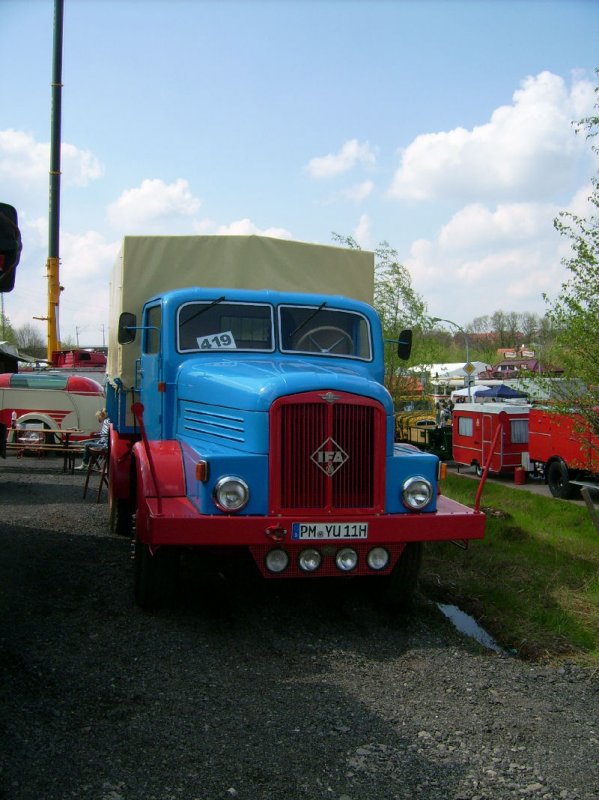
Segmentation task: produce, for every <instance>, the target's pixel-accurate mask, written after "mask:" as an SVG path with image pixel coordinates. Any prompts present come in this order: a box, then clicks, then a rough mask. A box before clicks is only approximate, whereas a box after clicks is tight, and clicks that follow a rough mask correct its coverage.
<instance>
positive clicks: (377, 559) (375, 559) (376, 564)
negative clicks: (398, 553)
mask: <svg viewBox="0 0 599 800" xmlns="http://www.w3.org/2000/svg"><path fill="white" fill-rule="evenodd" d="M366 563H367V564H368V566H369V567H370V569H377V570H378V569H385V567H386V566H387V564H388V563H389V551H388V550H386V549H385V548H384V547H373V548H372V550H371V551H370V552H369V553H368V555H367V556H366Z"/></svg>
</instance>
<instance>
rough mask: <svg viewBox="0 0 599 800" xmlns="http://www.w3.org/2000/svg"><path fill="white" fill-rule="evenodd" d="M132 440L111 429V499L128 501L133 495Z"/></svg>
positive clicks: (109, 471) (109, 477)
mask: <svg viewBox="0 0 599 800" xmlns="http://www.w3.org/2000/svg"><path fill="white" fill-rule="evenodd" d="M132 447H133V442H132V440H131V439H127V438H126V437H123V436H119V434H118V433H117V431H116V430H115V429H114V427H112V426H111V427H110V469H109V470H108V483H109V486H108V494H109V496H110V497H114V498H119V499H122V500H124V499H128V498H129V496H130V494H131V452H132Z"/></svg>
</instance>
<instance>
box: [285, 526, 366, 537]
mask: <svg viewBox="0 0 599 800" xmlns="http://www.w3.org/2000/svg"><path fill="white" fill-rule="evenodd" d="M291 538H292V539H302V540H305V539H309V540H310V539H311V540H322V539H368V523H367V522H294V523H293V525H292V526H291Z"/></svg>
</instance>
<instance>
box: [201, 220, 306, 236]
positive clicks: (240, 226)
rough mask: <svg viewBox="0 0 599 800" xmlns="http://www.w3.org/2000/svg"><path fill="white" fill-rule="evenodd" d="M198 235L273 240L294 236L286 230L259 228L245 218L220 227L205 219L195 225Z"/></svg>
mask: <svg viewBox="0 0 599 800" xmlns="http://www.w3.org/2000/svg"><path fill="white" fill-rule="evenodd" d="M194 230H195V232H196V233H198V234H204V235H211V234H212V235H219V236H271V237H272V238H273V239H291V238H292V236H291V234H290V233H289V231H288V230H286V229H285V228H276V227H271V228H259V227H258V226H257V225H255V224H254V223H253V222H252V221H251V219H249V218H248V217H245V218H244V219H238V220H235V221H234V222H230V223H229V224H228V225H218V224H217V223H216V222H214V220H210V219H204V220H200V221H199V222H197V223H195V224H194Z"/></svg>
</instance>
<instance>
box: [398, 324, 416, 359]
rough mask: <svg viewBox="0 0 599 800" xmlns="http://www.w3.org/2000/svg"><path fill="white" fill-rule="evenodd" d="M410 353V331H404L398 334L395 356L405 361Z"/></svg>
mask: <svg viewBox="0 0 599 800" xmlns="http://www.w3.org/2000/svg"><path fill="white" fill-rule="evenodd" d="M411 352H412V331H410V330H405V331H402V332H401V333H400V334H399V339H398V342H397V355H398V356H399V357H400V358H401V360H402V361H407V360H408V358H409V357H410V353H411Z"/></svg>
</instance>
